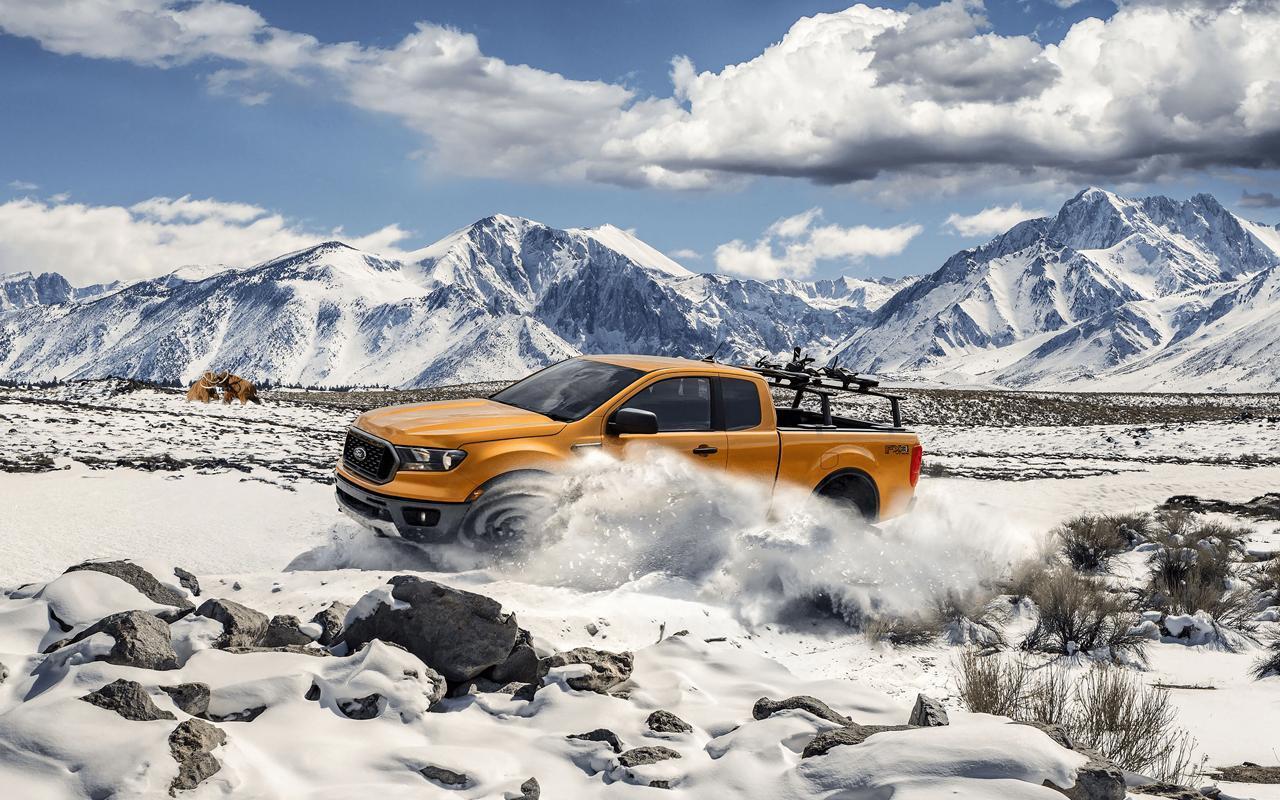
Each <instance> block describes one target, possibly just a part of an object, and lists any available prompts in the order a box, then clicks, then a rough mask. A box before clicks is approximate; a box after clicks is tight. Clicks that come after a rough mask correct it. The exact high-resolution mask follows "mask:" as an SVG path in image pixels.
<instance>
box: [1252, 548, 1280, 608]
mask: <svg viewBox="0 0 1280 800" xmlns="http://www.w3.org/2000/svg"><path fill="white" fill-rule="evenodd" d="M1249 583H1250V585H1252V586H1253V588H1254V590H1255V591H1257V592H1258V593H1259V594H1260V595H1263V596H1264V597H1265V598H1266V599H1267V600H1268V601H1270V602H1272V603H1275V602H1277V601H1280V557H1274V558H1272V559H1270V560H1269V561H1264V562H1263V563H1262V565H1261V566H1259V567H1256V568H1255V569H1254V571H1253V573H1252V574H1250V575H1249Z"/></svg>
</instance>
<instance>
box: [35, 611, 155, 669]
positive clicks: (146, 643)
mask: <svg viewBox="0 0 1280 800" xmlns="http://www.w3.org/2000/svg"><path fill="white" fill-rule="evenodd" d="M97 633H105V634H107V635H108V636H110V637H111V638H112V639H115V644H114V645H112V647H111V652H109V653H107V655H105V656H103V657H101V658H98V659H96V660H98V661H105V662H107V663H108V664H118V665H120V666H123V667H139V668H141V669H161V670H166V669H177V668H178V654H177V653H175V652H174V651H173V643H172V642H171V641H170V639H169V626H167V625H165V624H164V623H163V622H161V621H160V619H159V618H158V617H156V616H155V615H154V614H148V613H147V612H145V611H120V612H118V613H115V614H110V615H108V616H105V617H103V618H102V619H100V620H98V621H97V622H95V623H94V624H92V625H90V626H89V627H87V628H85V629H84V630H83V631H81V632H80V633H78V634H76V636H74V637H73V638H72V639H70V640H69V641H62V642H56V643H55V644H53V645H51V646H50V647H49V648H48V649H46V650H45V652H46V653H51V652H53V651H54V650H57V649H59V648H62V647H66V646H67V645H71V644H75V643H76V642H79V641H81V640H83V639H87V638H89V637H90V636H93V635H94V634H97Z"/></svg>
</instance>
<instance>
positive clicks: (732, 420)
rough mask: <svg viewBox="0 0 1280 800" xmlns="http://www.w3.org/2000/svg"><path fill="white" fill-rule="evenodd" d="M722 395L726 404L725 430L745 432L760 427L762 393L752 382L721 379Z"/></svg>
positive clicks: (738, 379) (739, 379)
mask: <svg viewBox="0 0 1280 800" xmlns="http://www.w3.org/2000/svg"><path fill="white" fill-rule="evenodd" d="M720 395H721V397H722V398H723V402H724V429H725V430H727V431H745V430H750V429H751V428H755V427H759V425H760V420H761V414H760V391H759V390H758V389H757V388H756V384H755V383H754V382H752V381H747V380H742V379H741V378H721V379H720Z"/></svg>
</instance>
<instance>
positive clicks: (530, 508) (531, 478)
mask: <svg viewBox="0 0 1280 800" xmlns="http://www.w3.org/2000/svg"><path fill="white" fill-rule="evenodd" d="M548 483H549V480H548V477H547V476H546V475H543V474H540V473H528V474H519V475H515V476H512V477H511V478H507V479H503V480H499V481H497V482H495V483H494V484H493V485H492V486H489V487H488V488H486V489H485V492H484V494H482V495H480V497H479V499H477V500H476V501H475V502H474V503H472V505H471V508H470V509H469V510H468V511H467V514H466V516H464V517H463V518H462V523H461V524H460V525H459V528H458V541H459V542H460V543H461V544H463V545H466V546H467V547H470V548H471V549H473V550H475V551H477V552H482V553H494V554H496V555H511V554H514V553H517V552H519V551H520V550H521V549H522V548H524V547H526V546H527V545H529V543H530V542H531V540H534V539H536V538H538V537H539V536H541V535H542V533H543V531H544V529H545V525H546V521H547V517H549V516H550V515H551V511H552V508H551V500H552V495H551V491H550V489H549V486H548Z"/></svg>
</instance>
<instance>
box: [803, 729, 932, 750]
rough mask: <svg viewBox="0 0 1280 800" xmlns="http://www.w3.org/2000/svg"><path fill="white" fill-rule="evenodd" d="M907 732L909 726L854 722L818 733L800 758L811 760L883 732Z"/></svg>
mask: <svg viewBox="0 0 1280 800" xmlns="http://www.w3.org/2000/svg"><path fill="white" fill-rule="evenodd" d="M909 730H911V726H910V725H859V724H858V723H856V722H855V723H851V724H849V725H846V726H845V727H843V728H834V729H832V730H829V731H823V732H822V733H819V734H818V735H817V736H815V737H813V739H812V740H811V741H810V742H809V744H807V745H805V748H804V752H802V753H801V754H800V757H801V758H813V757H814V756H822V755H826V754H827V753H829V752H830V751H831V750H832V748H835V747H842V746H845V745H856V744H862V743H863V742H865V741H866V740H867V738H868V737H871V736H874V735H875V734H877V733H884V732H885V731H909Z"/></svg>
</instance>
